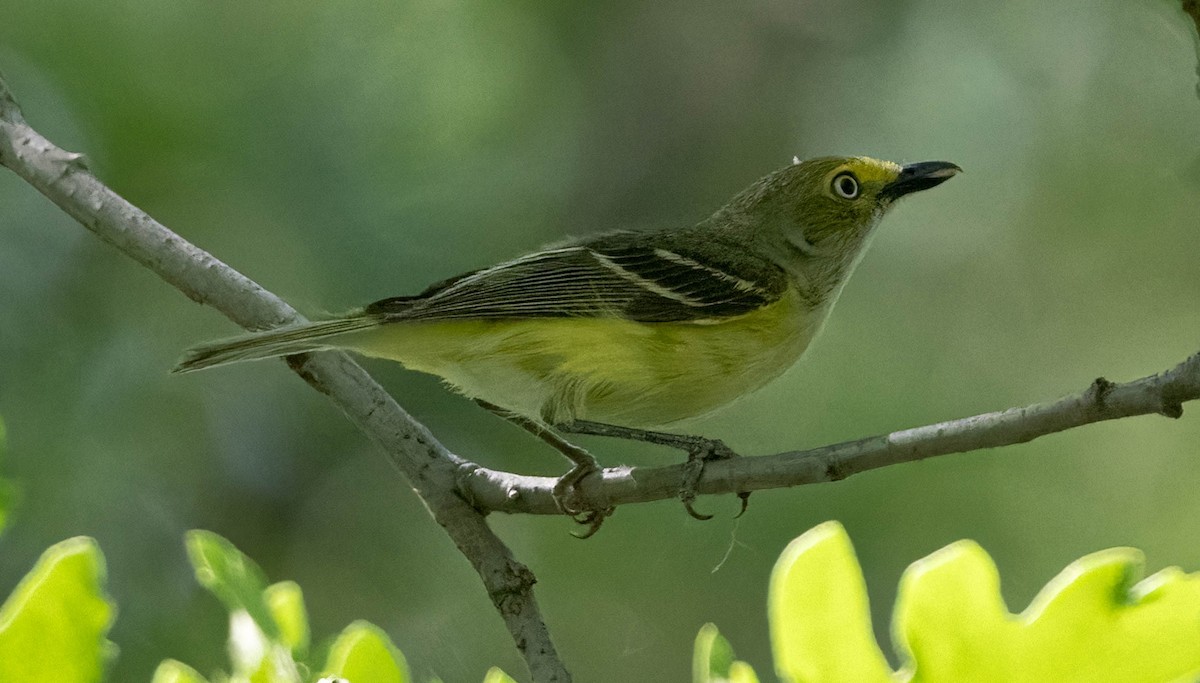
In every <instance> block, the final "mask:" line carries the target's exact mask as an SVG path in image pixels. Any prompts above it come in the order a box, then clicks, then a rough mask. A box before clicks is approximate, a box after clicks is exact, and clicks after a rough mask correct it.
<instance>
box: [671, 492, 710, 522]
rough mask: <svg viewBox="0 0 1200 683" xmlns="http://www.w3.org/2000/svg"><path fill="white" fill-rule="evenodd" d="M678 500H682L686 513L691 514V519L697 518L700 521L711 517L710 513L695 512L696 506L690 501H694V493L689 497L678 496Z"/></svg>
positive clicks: (705, 520)
mask: <svg viewBox="0 0 1200 683" xmlns="http://www.w3.org/2000/svg"><path fill="white" fill-rule="evenodd" d="M679 500H680V501H682V502H683V509H684V510H687V513H688V514H689V515H691V517H692V519H698V520H700V521H701V522H707V521H708V520H710V519H712V518H713V516H712V515H706V514H704V513H702V512H696V508H694V507H692V503H693V502H695V496H694V495H693V496H691V497H687V496H680V497H679Z"/></svg>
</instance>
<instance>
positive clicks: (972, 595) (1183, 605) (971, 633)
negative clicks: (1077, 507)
mask: <svg viewBox="0 0 1200 683" xmlns="http://www.w3.org/2000/svg"><path fill="white" fill-rule="evenodd" d="M1143 563H1144V560H1143V557H1142V555H1141V553H1140V552H1138V551H1137V550H1133V549H1130V548H1113V549H1110V550H1103V551H1101V552H1098V553H1094V554H1092V555H1088V556H1086V557H1083V558H1082V559H1079V560H1076V561H1075V562H1073V563H1071V564H1070V565H1069V566H1068V567H1067V568H1066V569H1065V570H1064V571H1063V572H1062V573H1060V574H1059V575H1058V576H1057V577H1055V578H1054V580H1052V581H1051V582H1050V583H1049V584H1047V585H1046V587H1045V588H1044V589H1042V591H1041V592H1040V593H1039V594H1038V595H1037V597H1036V598H1034V600H1033V602H1032V603H1030V605H1029V607H1028V608H1027V609H1026V610H1025V611H1024V612H1022V613H1021V614H1019V615H1013V614H1009V612H1008V609H1007V608H1006V607H1005V605H1004V601H1003V599H1002V598H1001V597H1000V577H999V573H998V572H997V570H996V565H995V564H994V563H993V562H992V559H991V558H990V557H989V556H988V554H987V553H986V552H984V550H983V549H982V548H980V547H979V546H978V545H976V544H975V543H973V542H970V541H962V542H959V543H955V544H953V545H950V546H948V547H946V548H944V549H942V550H940V551H938V552H936V553H934V554H933V555H930V556H929V557H927V558H925V559H924V560H921V561H919V562H916V563H914V564H913V565H912V566H911V567H910V568H909V570H908V571H907V572H905V575H904V578H903V579H902V580H901V583H900V594H899V597H898V599H897V608H896V619H895V631H896V639H897V643H898V646H899V647H900V648H901V649H902V650H904V651H906V652H907V653H909V654H910V657H911V658H912V659H913V660H914V661H915V663H916V666H915V669H914V671H915V673H914V676H913V679H912V680H913V681H914V682H917V681H921V682H928V683H933V682H936V681H955V680H957V681H962V680H969V681H976V682H979V683H989V682H991V681H997V682H1000V681H1004V682H1005V683H1021V682H1023V681H1028V682H1030V683H1033V682H1034V681H1048V680H1053V681H1059V682H1063V683H1069V682H1071V681H1079V682H1080V683H1084V682H1092V681H1121V682H1122V683H1165V682H1167V681H1178V680H1181V679H1186V680H1193V679H1194V678H1195V677H1196V676H1197V675H1198V674H1200V574H1191V575H1189V574H1184V573H1183V572H1182V571H1180V570H1179V569H1177V568H1170V569H1165V570H1163V571H1161V572H1158V573H1157V574H1155V575H1153V576H1151V577H1150V578H1148V579H1146V580H1144V581H1142V582H1140V583H1136V584H1135V581H1137V579H1138V578H1139V577H1141V576H1142V573H1143V570H1142V567H1143Z"/></svg>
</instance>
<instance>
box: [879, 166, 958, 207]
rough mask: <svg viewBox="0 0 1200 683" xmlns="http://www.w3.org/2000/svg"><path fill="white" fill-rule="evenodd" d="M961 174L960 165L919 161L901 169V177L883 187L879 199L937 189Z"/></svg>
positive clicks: (896, 197) (897, 197)
mask: <svg viewBox="0 0 1200 683" xmlns="http://www.w3.org/2000/svg"><path fill="white" fill-rule="evenodd" d="M959 173H962V169H961V168H959V167H958V164H952V163H950V162H949V161H919V162H917V163H915V164H908V165H906V166H904V167H903V168H901V169H900V175H899V176H897V177H896V179H895V180H893V181H892V182H890V183H888V184H887V185H884V186H883V189H882V190H880V191H879V197H880V198H881V199H885V200H894V199H899V198H900V197H903V196H904V195H906V194H910V193H913V192H920V191H921V190H928V189H929V188H931V187H937V186H938V185H941V184H942V183H944V182H946V181H947V180H949V179H951V178H953V177H954V176H956V175H958V174H959Z"/></svg>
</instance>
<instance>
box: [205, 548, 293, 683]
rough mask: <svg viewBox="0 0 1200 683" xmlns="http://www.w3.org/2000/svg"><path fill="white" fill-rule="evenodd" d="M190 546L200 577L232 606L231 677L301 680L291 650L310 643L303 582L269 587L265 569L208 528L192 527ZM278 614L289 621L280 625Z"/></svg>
mask: <svg viewBox="0 0 1200 683" xmlns="http://www.w3.org/2000/svg"><path fill="white" fill-rule="evenodd" d="M186 545H187V551H188V558H189V559H190V560H191V563H192V566H193V567H194V568H195V570H196V580H197V581H199V582H200V584H201V585H202V586H204V587H205V588H207V589H208V590H210V591H211V592H212V593H213V594H214V595H216V596H217V598H218V599H220V600H221V602H223V603H225V607H226V609H228V610H229V656H230V659H231V660H232V661H233V678H232V680H233V681H236V682H239V683H240V682H242V681H245V682H248V683H299V681H300V679H301V677H300V673H299V667H298V666H297V665H296V662H295V660H294V659H293V658H292V651H293V650H294V649H297V648H298V647H299V646H302V645H307V640H308V619H307V618H306V617H305V616H304V602H303V598H302V596H301V595H300V589H299V587H297V586H296V585H295V584H290V586H289V585H288V584H286V583H285V584H277V586H279V587H278V588H275V590H274V591H272V590H269V589H268V588H267V578H266V575H264V574H263V571H262V569H260V568H259V567H258V565H256V564H255V563H254V561H253V560H251V559H250V558H249V557H246V556H245V555H244V554H242V552H241V551H239V550H238V549H237V548H236V547H234V545H233V544H232V543H230V542H229V541H227V540H225V539H224V538H222V537H220V536H218V535H217V534H214V533H212V532H210V531H199V530H197V531H189V532H188V533H187V536H186ZM272 602H273V603H274V604H272ZM277 617H279V618H281V620H282V621H286V626H281V623H282V621H276V619H277Z"/></svg>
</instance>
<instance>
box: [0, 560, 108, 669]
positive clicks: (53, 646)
mask: <svg viewBox="0 0 1200 683" xmlns="http://www.w3.org/2000/svg"><path fill="white" fill-rule="evenodd" d="M114 613H115V608H114V607H113V606H112V604H111V603H110V602H109V601H108V598H107V597H106V596H105V595H104V556H103V555H101V553H100V548H99V547H98V546H97V545H96V542H95V541H94V540H92V539H90V538H84V537H78V538H72V539H69V540H66V541H63V542H61V543H58V544H55V545H53V546H50V548H49V549H48V550H46V552H44V553H42V556H41V558H40V559H39V560H38V562H37V564H36V565H34V567H33V570H32V571H30V572H29V573H28V574H26V575H25V578H23V579H22V580H21V582H20V583H18V584H17V587H16V590H14V591H13V593H12V595H11V596H9V598H8V600H7V601H6V602H5V603H4V605H3V606H2V607H0V681H6V682H7V681H14V682H20V681H55V683H86V682H90V681H99V680H100V679H101V676H102V674H103V672H104V666H105V664H106V662H107V661H108V659H109V658H110V657H111V656H112V655H113V654H114V652H115V648H114V646H113V645H112V643H110V642H108V641H107V640H105V637H104V636H105V634H106V633H108V629H109V626H110V625H111V624H112V620H113V617H114Z"/></svg>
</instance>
